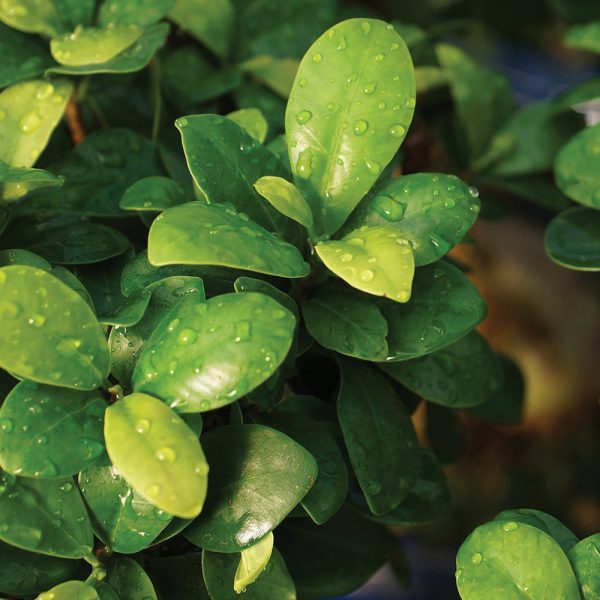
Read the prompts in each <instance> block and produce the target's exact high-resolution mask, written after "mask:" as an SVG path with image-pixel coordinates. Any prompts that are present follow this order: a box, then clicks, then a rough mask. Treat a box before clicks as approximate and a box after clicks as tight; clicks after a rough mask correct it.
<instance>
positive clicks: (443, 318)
mask: <svg viewBox="0 0 600 600" xmlns="http://www.w3.org/2000/svg"><path fill="white" fill-rule="evenodd" d="M375 304H376V305H377V307H378V308H379V310H380V311H381V313H382V314H383V316H384V318H385V320H386V321H387V344H388V355H387V360H388V361H392V362H393V361H398V360H408V359H411V358H417V357H419V356H424V355H425V354H430V353H431V352H436V351H437V350H440V349H442V348H445V347H446V346H449V345H450V344H453V343H454V342H456V341H457V340H459V339H460V338H462V337H464V336H465V335H466V334H467V333H468V332H469V331H471V330H472V329H473V328H474V327H475V326H476V325H477V324H478V323H480V322H481V321H482V320H483V319H484V318H485V315H486V306H485V303H484V301H483V299H482V298H481V296H480V295H479V293H478V292H477V289H476V288H475V286H473V284H472V283H471V282H470V281H469V279H468V278H467V276H466V275H464V273H462V272H461V271H460V269H458V268H457V267H455V266H454V265H452V264H450V263H448V262H445V261H440V262H436V263H435V264H433V265H429V266H427V267H423V268H421V269H417V270H416V271H415V279H414V281H413V291H412V297H411V299H410V302H408V303H406V304H399V303H398V302H391V301H389V300H375Z"/></svg>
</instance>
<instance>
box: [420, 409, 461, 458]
mask: <svg viewBox="0 0 600 600" xmlns="http://www.w3.org/2000/svg"><path fill="white" fill-rule="evenodd" d="M426 431H427V439H428V440H429V445H430V447H431V449H432V450H433V453H434V454H435V456H436V457H437V459H438V460H439V461H440V462H442V463H444V464H446V463H451V462H454V461H456V460H458V459H459V458H460V457H461V456H462V455H463V454H464V453H465V451H466V449H467V432H466V430H465V426H464V425H463V423H462V421H461V420H460V417H459V416H458V414H457V413H456V411H454V410H452V409H450V408H446V407H445V406H439V405H436V404H427V424H426Z"/></svg>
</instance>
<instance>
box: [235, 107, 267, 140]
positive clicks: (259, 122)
mask: <svg viewBox="0 0 600 600" xmlns="http://www.w3.org/2000/svg"><path fill="white" fill-rule="evenodd" d="M227 118H228V119H231V120H232V121H233V122H234V123H237V124H238V125H239V126H240V127H241V128H242V129H243V130H244V131H245V132H246V133H247V134H248V135H249V136H251V137H253V138H254V139H255V140H257V141H258V142H260V143H261V144H262V143H263V142H264V141H265V138H266V137H267V131H268V129H269V124H268V123H267V120H266V119H265V117H264V115H263V114H262V112H261V111H260V110H259V109H258V108H240V109H239V110H234V111H233V112H230V113H229V114H228V115H227Z"/></svg>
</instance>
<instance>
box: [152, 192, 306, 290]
mask: <svg viewBox="0 0 600 600" xmlns="http://www.w3.org/2000/svg"><path fill="white" fill-rule="evenodd" d="M148 258H149V260H150V262H151V263H152V264H153V265H155V266H159V267H160V266H163V265H169V264H184V265H210V266H223V267H231V268H237V269H245V270H248V271H256V272H258V273H266V274H269V275H277V276H279V277H292V278H294V277H304V276H305V275H307V274H308V265H307V264H306V263H305V262H304V260H303V259H302V255H301V254H300V252H298V250H297V248H296V247H295V246H292V245H291V244H288V243H287V242H284V241H283V240H281V239H279V238H278V237H277V236H275V235H273V234H272V233H269V232H268V231H267V230H265V229H263V228H262V227H261V226H260V225H258V224H256V223H254V222H252V221H250V220H249V219H248V218H247V216H246V215H244V214H243V213H236V212H235V211H234V210H233V209H231V208H227V207H225V206H223V205H220V204H204V203H202V202H189V203H187V204H182V205H181V206H176V207H174V208H171V209H169V210H167V211H165V212H164V213H161V214H160V215H159V216H158V217H157V218H156V220H155V221H154V223H153V224H152V227H151V228H150V235H149V238H148Z"/></svg>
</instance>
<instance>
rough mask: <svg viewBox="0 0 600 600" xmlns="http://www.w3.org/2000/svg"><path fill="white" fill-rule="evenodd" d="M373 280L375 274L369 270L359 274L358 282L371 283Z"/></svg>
mask: <svg viewBox="0 0 600 600" xmlns="http://www.w3.org/2000/svg"><path fill="white" fill-rule="evenodd" d="M374 278H375V273H374V272H373V271H371V269H365V270H364V271H361V273H360V280H361V281H364V282H365V283H368V282H369V281H373V279H374Z"/></svg>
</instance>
